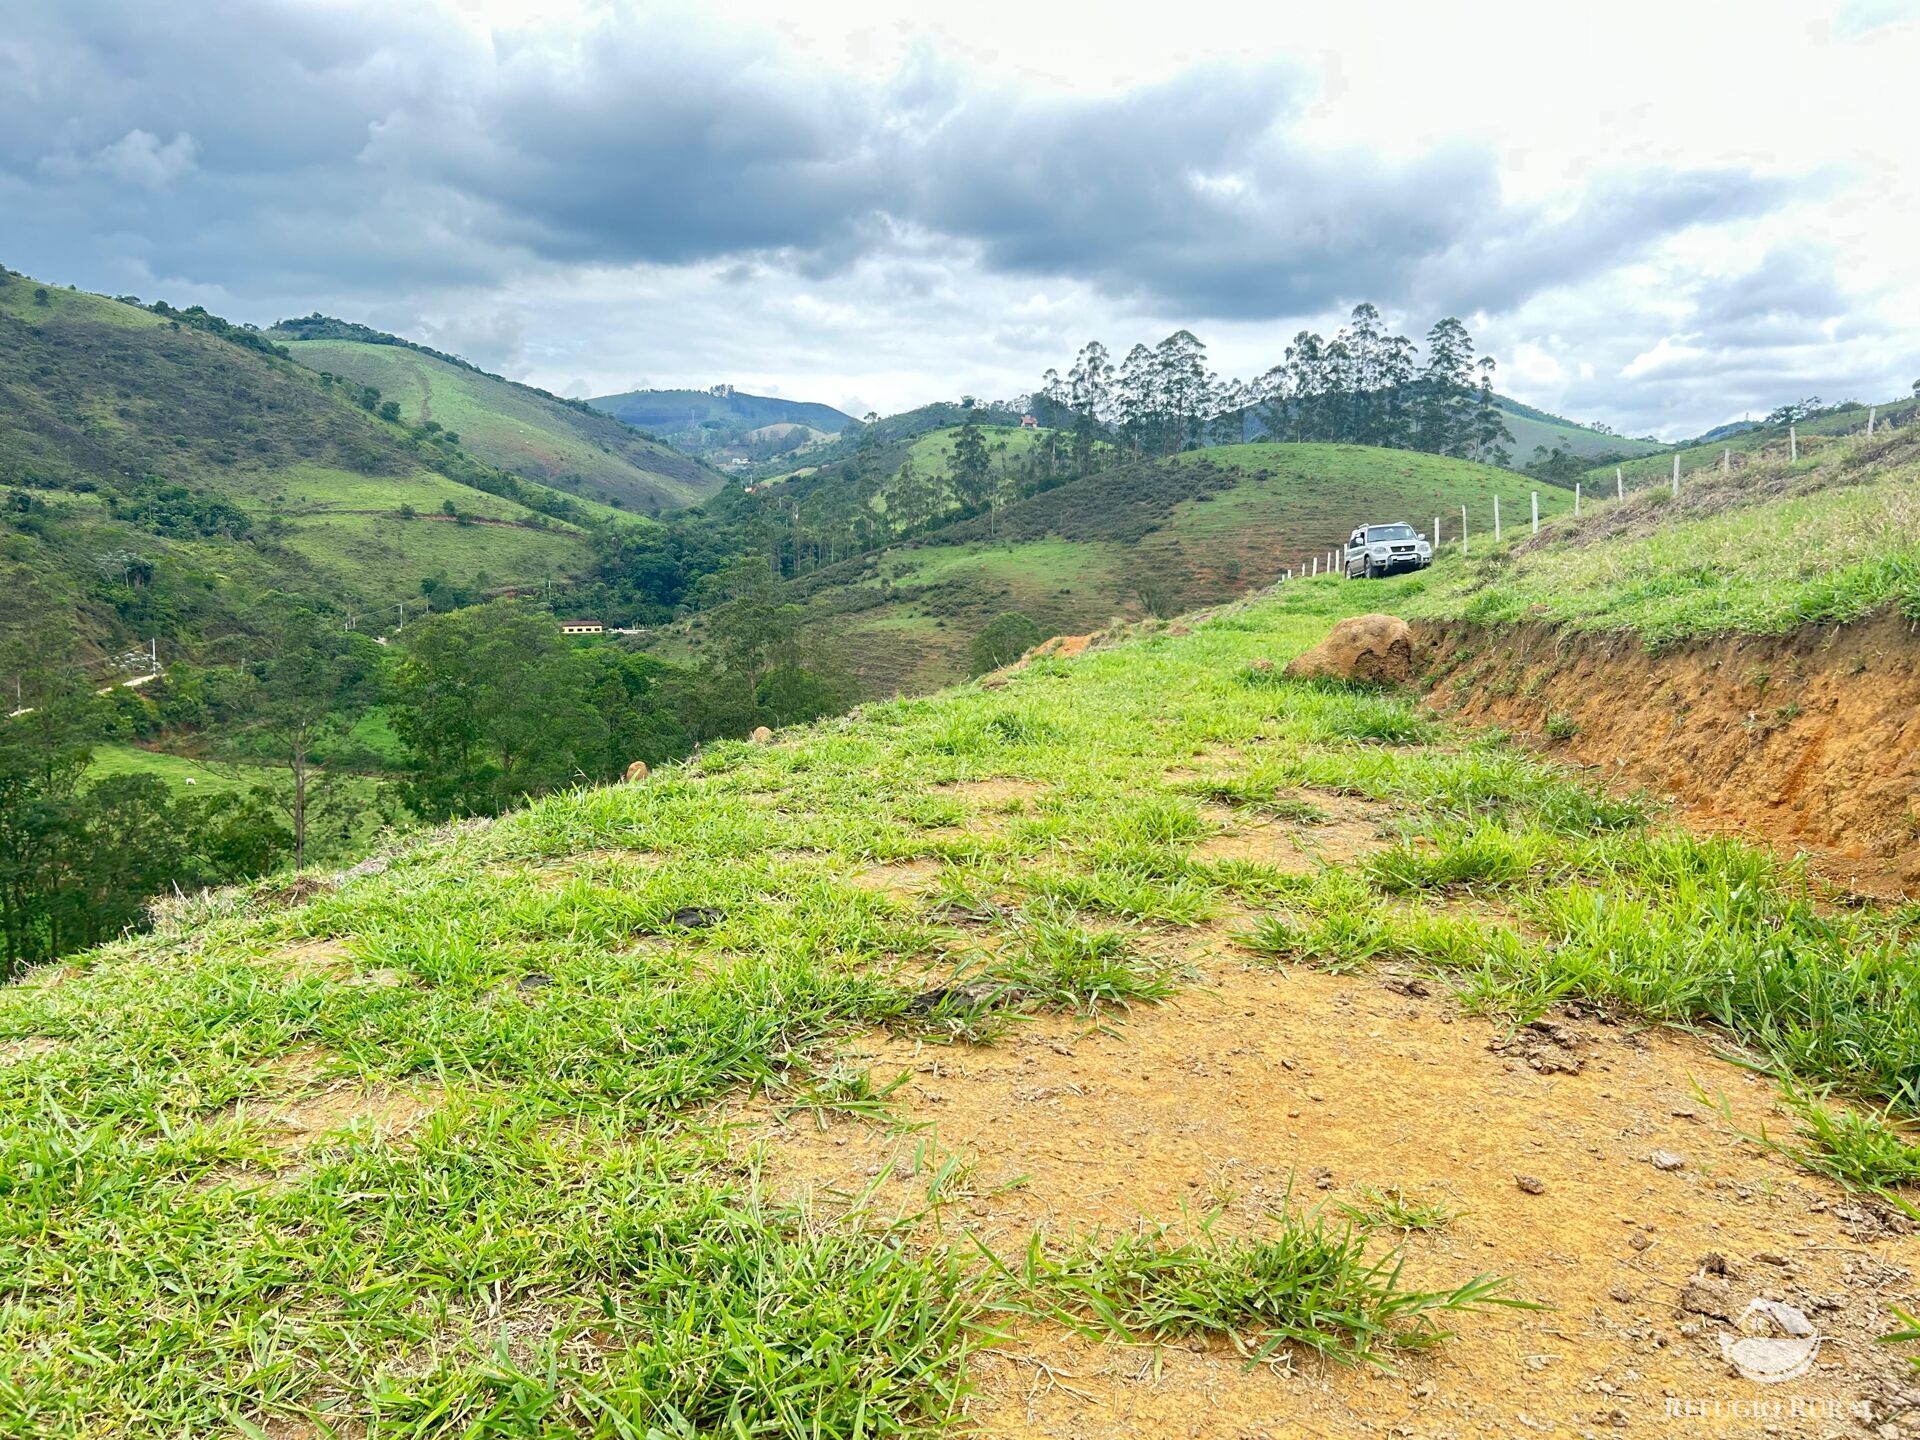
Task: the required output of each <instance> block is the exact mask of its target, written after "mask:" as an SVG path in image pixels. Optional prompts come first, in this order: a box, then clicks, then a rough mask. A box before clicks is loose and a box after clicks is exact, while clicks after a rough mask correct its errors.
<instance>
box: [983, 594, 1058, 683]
mask: <svg viewBox="0 0 1920 1440" xmlns="http://www.w3.org/2000/svg"><path fill="white" fill-rule="evenodd" d="M1046 638H1047V637H1046V636H1045V635H1043V634H1041V633H1040V627H1039V626H1038V625H1036V624H1034V623H1033V621H1031V620H1029V619H1028V618H1027V617H1026V616H1025V615H1023V614H1021V613H1020V612H1019V611H1018V610H1008V611H1006V612H1004V613H1003V614H1000V615H997V616H995V617H994V618H993V619H992V620H990V621H988V622H987V628H986V629H984V630H982V631H981V632H980V633H979V634H978V635H977V636H975V637H974V641H973V657H972V659H973V664H972V673H973V674H975V675H984V674H986V673H987V671H989V670H998V669H999V668H1000V667H1001V666H1002V665H1011V664H1012V663H1013V662H1014V661H1016V660H1018V659H1019V658H1020V657H1021V656H1022V655H1024V654H1026V653H1027V651H1029V650H1031V649H1032V648H1033V647H1034V646H1036V645H1038V644H1039V643H1040V642H1041V641H1042V640H1044V639H1046Z"/></svg>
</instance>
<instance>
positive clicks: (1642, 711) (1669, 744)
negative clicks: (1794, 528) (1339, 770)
mask: <svg viewBox="0 0 1920 1440" xmlns="http://www.w3.org/2000/svg"><path fill="white" fill-rule="evenodd" d="M1415 633H1416V634H1417V636H1418V637H1419V639H1420V641H1421V642H1422V644H1423V646H1424V648H1425V659H1426V662H1427V665H1428V673H1427V678H1428V680H1429V682H1430V683H1431V685H1432V686H1433V702H1434V704H1436V705H1437V706H1438V707H1440V708H1441V709H1443V710H1444V711H1445V712H1446V713H1448V714H1450V715H1453V716H1457V717H1458V718H1460V719H1463V720H1467V721H1470V722H1474V723H1480V724H1486V723H1496V724H1500V725H1503V726H1506V727H1508V728H1510V729H1512V730H1515V731H1519V732H1524V733H1526V734H1528V735H1531V736H1535V737H1538V738H1539V739H1541V740H1542V741H1544V742H1545V743H1546V744H1547V745H1548V746H1549V747H1550V748H1551V749H1552V751H1553V752H1554V753H1555V755H1556V756H1558V757H1560V758H1564V759H1568V760H1574V761H1578V762H1581V763H1583V764H1587V765H1596V766H1604V767H1606V768H1607V769H1608V770H1610V771H1612V772H1614V773H1615V774H1616V775H1617V776H1618V777H1619V778H1620V779H1621V780H1624V781H1626V782H1628V783H1630V784H1636V785H1645V786H1648V787H1650V788H1653V789H1656V790H1659V791H1662V792H1664V793H1665V794H1667V795H1669V796H1671V797H1672V798H1674V799H1675V800H1677V801H1678V802H1679V804H1680V805H1681V806H1682V808H1683V809H1684V810H1685V812H1686V813H1687V816H1688V818H1689V819H1690V820H1692V821H1694V822H1695V823H1696V824H1699V825H1701V826H1704V827H1706V828H1709V829H1714V830H1723V831H1737V832H1740V833H1742V834H1745V835H1747V836H1749V837H1750V838H1754V839H1759V840H1764V841H1765V842H1767V843H1768V844H1769V845H1771V846H1772V847H1773V848H1774V849H1775V850H1776V851H1779V852H1781V853H1784V854H1791V853H1793V852H1794V851H1796V850H1808V851H1812V852H1814V854H1815V859H1816V863H1817V864H1818V866H1819V868H1820V869H1821V870H1822V871H1823V872H1824V873H1826V874H1827V875H1828V876H1830V877H1831V878H1833V879H1835V880H1838V881H1841V882H1844V883H1847V884H1849V885H1851V886H1852V887H1854V888H1856V889H1859V890H1861V891H1864V892H1867V893H1873V894H1882V895H1885V894H1893V893H1899V894H1912V893H1914V891H1915V890H1916V888H1920V635H1916V633H1915V627H1914V625H1913V624H1912V623H1911V622H1909V621H1907V620H1904V619H1901V618H1900V617H1899V616H1897V615H1888V616H1884V617H1881V618H1879V619H1877V620H1874V621H1871V622H1869V623H1866V624H1859V625H1850V626H1846V627H1842V628H1838V629H1835V628H1832V627H1809V628H1806V629H1803V630H1800V631H1798V632H1796V633H1794V634H1790V635H1780V636H1736V637H1724V638H1719V639H1714V640H1703V641H1700V642H1697V643H1693V644H1685V645H1679V646H1675V647H1672V648H1669V649H1666V650H1663V651H1661V652H1659V653H1653V652H1650V651H1648V650H1647V649H1646V647H1645V646H1644V645H1643V644H1642V643H1641V642H1640V640H1639V639H1638V638H1637V637H1635V636H1633V635H1626V634H1621V635H1601V634H1593V633H1576V632H1568V631H1563V630H1559V629H1556V628H1554V627H1551V626H1517V627H1503V628H1501V629H1499V630H1489V629H1485V628H1482V627H1478V626H1473V625H1462V624H1445V625H1441V624H1434V623H1431V622H1428V623H1423V624H1421V625H1420V626H1418V627H1416V632H1415Z"/></svg>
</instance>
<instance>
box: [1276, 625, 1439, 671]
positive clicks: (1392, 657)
mask: <svg viewBox="0 0 1920 1440" xmlns="http://www.w3.org/2000/svg"><path fill="white" fill-rule="evenodd" d="M1415 650H1416V641H1415V639H1414V634H1413V631H1412V630H1411V629H1409V628H1408V626H1407V622H1406V621H1404V620H1402V619H1399V618H1398V617H1397V616H1393V615H1356V616H1354V617H1353V618H1352V619H1351V620H1342V621H1341V622H1340V623H1339V624H1338V625H1336V626H1334V627H1333V632H1332V633H1331V634H1329V635H1328V636H1327V638H1326V639H1324V640H1322V641H1321V642H1320V643H1319V644H1318V645H1316V646H1314V647H1313V648H1312V649H1311V650H1309V651H1307V652H1306V653H1305V654H1303V655H1300V656H1298V657H1296V658H1295V659H1294V661H1293V663H1292V664H1290V665H1288V666H1287V670H1286V673H1287V675H1288V677H1289V678H1290V679H1294V680H1318V679H1326V680H1357V681H1359V682H1361V683H1362V684H1367V685H1404V684H1406V683H1407V682H1408V681H1410V680H1412V679H1413V676H1414V655H1415Z"/></svg>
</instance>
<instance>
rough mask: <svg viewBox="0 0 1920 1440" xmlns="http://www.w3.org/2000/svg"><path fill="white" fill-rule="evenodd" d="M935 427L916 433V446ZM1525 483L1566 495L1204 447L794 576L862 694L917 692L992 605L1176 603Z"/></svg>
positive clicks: (1313, 449)
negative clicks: (1355, 535) (1365, 526)
mask: <svg viewBox="0 0 1920 1440" xmlns="http://www.w3.org/2000/svg"><path fill="white" fill-rule="evenodd" d="M1009 433H1010V435H1015V436H1017V432H1009ZM1027 434H1028V435H1029V436H1031V435H1032V434H1033V432H1027ZM948 435H949V432H944V431H943V432H939V433H937V434H935V435H930V436H926V437H923V438H922V439H920V440H918V441H916V442H915V445H916V447H922V446H924V447H926V448H925V451H924V455H925V458H927V459H928V460H929V462H931V461H933V460H934V459H936V458H937V456H938V454H939V453H940V450H941V447H942V446H947V445H950V439H948V438H947V437H948ZM1017 443H1019V441H1018V439H1017V438H1015V439H1010V440H1009V444H1010V445H1012V444H1017ZM1026 443H1028V444H1032V443H1034V442H1033V441H1032V440H1031V439H1029V440H1028V441H1027V442H1026ZM1530 488H1535V489H1538V490H1539V493H1540V497H1541V507H1542V513H1543V514H1546V515H1552V514H1555V513H1558V512H1559V511H1560V510H1562V509H1565V508H1567V507H1568V506H1570V505H1571V503H1572V498H1573V497H1572V496H1571V495H1570V494H1568V493H1567V492H1565V491H1563V490H1558V489H1555V488H1553V487H1550V486H1538V487H1530V486H1529V484H1528V482H1527V481H1526V480H1525V479H1524V478H1522V477H1519V476H1516V475H1514V474H1513V473H1512V472H1510V471H1506V470H1500V469H1496V468H1493V467H1491V466H1485V465H1476V464H1473V463H1471V462H1469V461H1464V460H1451V459H1446V458H1444V457H1440V456H1434V455H1426V454H1422V453H1420V452H1417V451H1409V450H1374V449H1368V448H1366V447H1362V446H1337V445H1281V444H1272V443H1262V444H1254V445H1243V446H1224V447H1216V448H1213V449H1208V450H1201V451H1189V452H1187V453H1186V454H1183V455H1178V456H1175V457H1173V458H1171V459H1166V460H1159V461H1153V462H1149V463H1146V464H1141V465H1131V466H1123V467H1120V468H1118V469H1115V470H1113V471H1110V472H1107V473H1105V474H1101V475H1096V476H1092V477H1089V478H1087V479H1084V480H1076V481H1071V482H1069V483H1067V484H1064V485H1061V486H1059V487H1057V488H1055V489H1052V490H1048V491H1045V492H1043V493H1041V494H1039V495H1036V496H1033V497H1032V498H1030V499H1027V500H1024V501H1021V502H1020V503H1018V504H1015V505H1012V506H1010V507H1008V508H1007V509H1006V510H1005V511H1003V512H1002V513H1001V514H1000V515H999V516H998V517H997V518H991V517H981V518H978V519H974V520H968V521H965V522H962V523H960V524H956V525H950V526H948V527H946V528H945V529H943V530H940V531H938V532H936V533H935V534H933V535H931V536H928V537H926V538H924V539H920V540H915V541H910V542H907V543H905V544H901V545H896V546H893V547H891V548H889V549H887V550H885V551H882V552H879V553H877V554H875V555H870V556H866V557H863V558H861V559H860V560H857V561H850V562H846V563H845V564H843V565H840V566H836V567H831V568H829V569H826V570H823V571H820V572H818V573H816V574H814V575H811V576H808V577H806V578H805V579H804V580H802V581H800V582H797V583H796V586H795V592H796V594H798V595H800V596H802V597H803V598H804V600H805V603H806V605H807V607H808V613H809V615H810V616H812V617H813V618H814V619H815V621H816V622H817V625H818V627H819V629H820V631H821V633H822V634H823V635H824V636H828V637H830V638H831V639H832V641H833V643H834V644H835V645H837V647H838V648H839V649H840V651H841V652H842V654H843V655H844V656H845V658H846V660H847V662H848V663H849V664H850V665H851V666H852V668H853V669H854V670H855V672H856V673H857V675H858V676H859V679H860V681H861V684H862V686H863V688H864V689H865V690H866V691H867V692H868V693H872V694H891V693H893V692H894V691H896V690H905V691H914V690H924V689H928V688H931V687H933V686H935V685H939V684H943V683H947V682H949V681H951V680H953V679H954V678H956V677H957V676H959V675H961V674H963V673H964V672H965V666H966V664H967V656H968V650H969V647H970V646H971V643H972V639H973V637H974V636H975V635H977V634H978V633H979V632H980V630H981V629H983V628H984V627H985V626H986V624H987V623H988V622H989V621H990V620H992V619H993V618H994V617H995V616H996V615H999V614H1001V613H1002V612H1004V611H1008V610H1018V611H1021V612H1023V613H1025V614H1026V615H1028V616H1029V617H1030V618H1031V619H1033V620H1034V621H1035V622H1036V623H1037V624H1038V625H1039V626H1040V628H1041V629H1042V630H1043V631H1044V632H1046V633H1049V634H1054V633H1060V634H1066V633H1083V632H1085V631H1088V630H1091V629H1094V628H1096V627H1097V626H1100V625H1102V624H1104V623H1106V622H1107V621H1108V620H1111V619H1113V618H1115V617H1138V616H1141V615H1144V614H1155V615H1173V614H1178V613H1179V612H1181V611H1183V610H1188V609H1192V608H1194V607H1196V606H1200V605H1208V604H1215V603H1218V602H1220V601H1222V600H1226V599H1230V598H1232V597H1233V596H1235V595H1239V594H1241V593H1244V592H1245V591H1247V590H1249V589H1253V588H1255V587H1257V586H1261V585H1265V584H1267V583H1268V582H1270V581H1272V580H1273V579H1275V578H1276V577H1278V576H1279V574H1280V573H1281V572H1282V570H1284V569H1287V568H1289V567H1303V566H1305V565H1306V564H1307V563H1308V562H1309V561H1310V559H1311V557H1313V556H1315V555H1318V554H1323V553H1324V552H1325V551H1326V550H1327V549H1328V548H1329V547H1331V546H1336V545H1338V544H1340V543H1341V542H1342V541H1344V540H1345V538H1346V536H1347V533H1348V532H1349V531H1350V530H1351V529H1352V528H1353V526H1355V525H1357V524H1361V523H1363V522H1366V521H1380V520H1406V521H1407V522H1409V523H1410V524H1412V525H1414V526H1415V527H1416V528H1417V529H1419V530H1421V531H1423V532H1424V531H1429V530H1431V529H1432V525H1433V519H1434V517H1435V516H1436V515H1438V516H1440V517H1441V522H1442V535H1443V537H1447V538H1452V537H1453V536H1454V535H1456V534H1457V525H1458V516H1459V511H1460V507H1461V506H1462V505H1466V506H1468V507H1469V509H1470V511H1471V513H1472V517H1473V524H1474V526H1475V527H1476V531H1478V529H1479V527H1482V526H1485V527H1488V528H1489V529H1490V528H1491V519H1492V502H1493V499H1494V497H1495V496H1496V495H1497V496H1498V497H1499V498H1500V500H1501V502H1502V506H1503V510H1504V514H1505V517H1506V521H1507V523H1508V524H1509V525H1515V526H1517V525H1519V524H1521V523H1523V520H1524V517H1525V516H1526V515H1527V513H1528V508H1527V507H1528V498H1527V497H1528V492H1529V489H1530ZM696 634H697V632H696Z"/></svg>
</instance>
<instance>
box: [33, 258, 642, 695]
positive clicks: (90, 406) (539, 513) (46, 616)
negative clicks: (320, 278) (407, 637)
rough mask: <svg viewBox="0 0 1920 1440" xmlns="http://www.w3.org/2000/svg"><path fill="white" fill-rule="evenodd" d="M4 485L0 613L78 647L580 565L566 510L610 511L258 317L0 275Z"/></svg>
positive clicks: (116, 645) (578, 532)
mask: <svg viewBox="0 0 1920 1440" xmlns="http://www.w3.org/2000/svg"><path fill="white" fill-rule="evenodd" d="M0 486H5V487H7V494H8V502H7V504H6V506H5V508H4V510H3V511H0V582H4V584H5V586H6V590H7V593H8V595H9V597H10V603H9V605H8V606H7V607H6V609H7V613H6V615H5V616H4V617H0V618H4V621H5V622H6V623H7V624H8V626H9V628H10V629H11V630H12V631H13V633H14V636H15V638H17V639H21V640H24V641H25V642H27V643H30V644H32V645H35V646H37V647H38V648H39V649H40V651H41V652H42V653H49V652H50V653H54V654H64V653H67V652H69V651H71V652H72V654H73V655H74V656H75V657H76V658H98V657H100V656H103V655H107V654H111V653H114V652H116V651H117V650H119V649H122V648H125V647H127V646H129V645H131V644H134V643H136V642H138V643H141V644H142V645H143V646H144V643H145V642H146V641H148V640H149V639H153V638H159V639H161V641H162V645H163V648H165V647H167V646H168V645H171V646H172V647H173V648H174V649H175V650H176V652H177V650H178V647H179V646H181V645H183V644H184V645H191V644H193V643H195V642H196V640H198V639H200V638H204V637H207V636H211V635H215V634H219V633H224V632H226V631H230V630H236V629H241V630H243V629H245V628H246V612H247V610H248V608H249V605H250V603H251V600H252V598H253V597H255V596H257V594H258V593H259V592H261V591H262V590H265V589H279V590H291V591H298V592H301V593H303V594H306V595H309V596H310V597H311V598H312V599H313V601H314V602H315V603H320V604H325V605H329V606H333V607H353V608H359V609H367V608H373V607H379V606H393V605H396V604H399V603H402V602H405V601H409V600H411V601H414V602H415V603H418V601H419V599H420V595H421V590H420V586H421V582H422V581H423V580H426V579H428V578H430V577H435V576H444V577H445V578H446V579H447V580H448V581H449V582H451V583H452V584H454V585H456V586H471V585H473V584H474V583H475V582H476V581H478V582H482V583H486V584H492V585H495V586H503V585H510V584H516V583H520V584H533V583H539V582H541V581H543V580H545V579H547V578H548V577H562V576H566V575H570V574H574V573H578V572H580V571H582V570H584V569H585V568H586V567H587V566H588V565H589V564H590V563H591V559H592V549H591V545H590V543H589V539H588V535H587V532H586V529H585V528H584V526H585V525H586V524H587V523H589V522H591V521H594V520H604V519H609V518H616V512H613V511H610V510H606V509H604V508H602V507H599V506H596V505H594V504H592V503H591V502H588V501H583V500H580V499H578V498H576V497H574V496H570V495H566V494H564V493H562V492H560V491H557V490H553V489H550V488H548V487H545V486H541V485H535V484H531V483H529V482H526V481H523V480H521V479H519V478H518V477H517V476H514V475H511V474H508V473H506V472H503V471H500V470H497V469H495V468H493V467H491V466H487V465H485V464H483V463H481V462H479V461H477V460H476V459H474V458H473V457H472V456H471V455H469V454H468V453H467V452H466V451H465V450H464V449H463V448H462V447H461V446H460V445H458V444H454V443H451V442H450V441H449V440H448V439H447V437H446V435H445V434H444V432H442V433H429V432H426V431H424V430H421V429H418V428H410V427H408V426H406V425H404V424H399V423H394V422H392V421H389V420H387V419H385V418H383V417H381V416H380V415H379V414H377V413H374V409H373V408H371V407H370V402H369V394H368V392H366V391H364V390H362V389H361V388H360V387H359V386H357V385H353V384H350V383H346V382H332V383H330V382H328V381H327V380H325V379H323V378H322V377H321V376H319V375H317V374H315V373H314V372H313V371H311V370H309V369H307V368H305V367H304V366H301V365H297V364H295V363H294V362H293V361H292V360H290V359H288V358H286V357H285V355H284V354H283V353H281V351H280V349H279V348H278V347H275V346H274V345H273V344H272V343H271V342H270V341H268V340H266V339H265V338H264V337H263V336H262V335H260V334H259V333H258V332H255V331H251V330H246V329H243V328H240V327H235V326H230V325H228V324H226V322H224V321H221V320H219V319H218V318H217V317H214V316H210V315H207V314H206V313H205V312H203V311H198V310H190V311H177V310H171V309H161V308H159V307H156V308H155V309H148V308H144V307H142V306H140V305H137V304H133V303H125V302H121V301H117V300H111V299H107V298H105V297H101V296H95V295H89V294H83V293H80V292H77V291H69V290H57V289H53V288H51V287H48V286H44V285H40V284H37V283H36V282H34V281H33V280H31V279H29V278H27V277H24V276H19V275H13V274H11V273H8V274H5V275H0ZM635 523H638V522H635Z"/></svg>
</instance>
